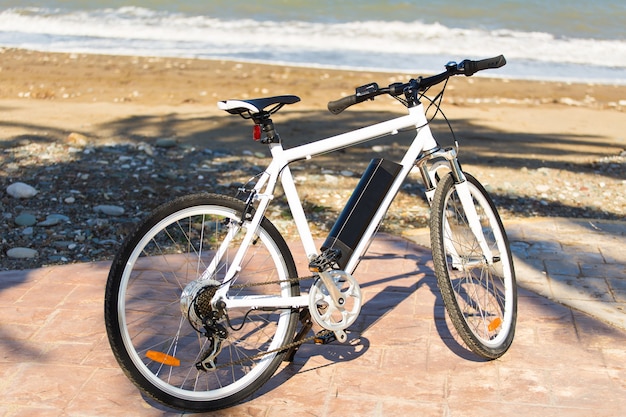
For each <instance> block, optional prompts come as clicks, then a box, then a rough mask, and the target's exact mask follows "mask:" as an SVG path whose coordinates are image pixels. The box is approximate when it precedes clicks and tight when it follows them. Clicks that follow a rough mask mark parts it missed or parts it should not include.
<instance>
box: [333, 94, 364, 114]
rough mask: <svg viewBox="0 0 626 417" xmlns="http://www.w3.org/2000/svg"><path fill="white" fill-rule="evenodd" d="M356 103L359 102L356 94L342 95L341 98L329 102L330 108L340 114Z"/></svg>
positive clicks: (334, 112)
mask: <svg viewBox="0 0 626 417" xmlns="http://www.w3.org/2000/svg"><path fill="white" fill-rule="evenodd" d="M356 103H358V101H357V96H356V95H351V96H347V97H342V98H340V99H339V100H334V101H330V102H328V110H329V111H330V112H331V113H332V114H339V113H341V112H342V111H344V110H345V109H347V108H348V107H350V106H353V105H355V104H356Z"/></svg>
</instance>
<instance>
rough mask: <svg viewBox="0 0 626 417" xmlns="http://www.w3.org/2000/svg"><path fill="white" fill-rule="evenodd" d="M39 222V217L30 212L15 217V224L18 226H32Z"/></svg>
mask: <svg viewBox="0 0 626 417" xmlns="http://www.w3.org/2000/svg"><path fill="white" fill-rule="evenodd" d="M36 223H37V218H36V217H35V216H33V215H32V214H29V213H22V214H20V215H19V216H17V217H16V218H15V224H17V225H18V226H32V225H34V224H36Z"/></svg>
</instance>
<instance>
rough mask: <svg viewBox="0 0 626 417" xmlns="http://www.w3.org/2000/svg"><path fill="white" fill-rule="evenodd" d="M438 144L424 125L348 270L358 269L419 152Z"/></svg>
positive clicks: (352, 258)
mask: <svg viewBox="0 0 626 417" xmlns="http://www.w3.org/2000/svg"><path fill="white" fill-rule="evenodd" d="M420 111H421V110H420ZM436 146H437V143H436V142H435V141H434V139H433V136H432V133H431V131H430V127H429V126H428V125H426V126H423V127H422V128H421V129H419V130H418V132H417V135H416V137H415V139H414V140H413V143H411V146H410V147H409V149H408V150H407V153H406V154H405V155H404V158H403V159H402V162H401V163H400V165H402V168H401V169H400V172H399V173H398V176H397V177H396V179H395V181H394V182H393V184H392V185H391V188H390V189H389V190H388V191H387V194H386V195H385V198H384V199H383V201H382V202H381V203H380V207H378V210H377V211H376V214H375V215H374V218H373V219H372V221H371V223H370V224H369V226H368V227H367V229H366V230H365V233H364V234H363V236H362V237H361V240H360V241H359V243H358V245H357V246H356V248H354V252H353V253H352V256H351V257H350V260H349V261H348V263H347V265H346V272H348V273H350V274H352V273H353V272H354V270H355V269H356V267H357V266H358V264H359V261H360V260H361V256H363V254H365V251H367V248H368V247H369V245H370V242H371V239H372V237H373V236H374V233H376V231H377V230H378V227H379V225H380V223H381V222H382V219H383V217H384V216H385V214H386V213H387V210H388V209H389V206H391V203H392V202H393V199H394V198H395V197H396V194H397V193H398V190H400V187H401V186H402V183H403V182H404V180H405V179H406V177H407V176H408V175H409V173H410V172H411V169H412V168H413V164H414V163H415V161H416V160H417V158H418V156H419V154H420V153H421V152H422V150H423V149H425V148H426V149H431V148H434V147H436Z"/></svg>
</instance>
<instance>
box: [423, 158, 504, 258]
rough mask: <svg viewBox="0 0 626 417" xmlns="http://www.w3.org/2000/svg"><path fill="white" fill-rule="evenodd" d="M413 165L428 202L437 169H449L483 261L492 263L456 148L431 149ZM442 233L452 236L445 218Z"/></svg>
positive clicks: (455, 254) (433, 192)
mask: <svg viewBox="0 0 626 417" xmlns="http://www.w3.org/2000/svg"><path fill="white" fill-rule="evenodd" d="M429 161H434V162H433V163H432V164H428V163H427V162H429ZM415 165H416V166H417V167H418V168H419V170H420V174H421V175H422V180H423V181H424V185H425V187H426V197H427V198H428V203H429V204H430V203H432V199H433V196H434V195H435V190H436V187H437V183H438V182H439V179H440V178H439V179H438V178H437V176H436V173H437V171H438V170H439V169H442V168H444V169H446V170H449V171H450V173H451V174H452V178H453V179H454V188H455V189H456V192H457V194H458V196H459V200H460V201H461V205H462V206H463V211H464V212H465V216H466V218H467V222H468V224H469V227H470V230H471V231H472V234H473V235H474V237H476V241H477V242H478V244H479V246H480V248H481V250H482V252H483V255H484V257H485V259H484V260H485V262H487V264H489V265H491V264H492V263H493V254H492V252H491V249H490V248H489V245H488V244H487V241H486V239H485V235H484V233H483V229H482V226H481V224H480V219H479V217H478V213H477V212H476V206H475V205H474V199H473V197H472V194H471V192H470V189H469V185H468V181H467V179H466V177H465V174H464V173H463V170H462V169H461V164H460V163H459V160H458V158H457V151H456V149H455V148H445V149H441V148H436V149H433V150H432V151H430V152H427V153H424V154H423V155H421V157H420V158H419V159H418V160H417V161H416V162H415ZM429 166H430V169H429ZM439 177H441V176H439ZM444 233H445V234H444V236H452V233H451V230H450V224H449V223H448V221H447V218H446V221H445V223H444ZM445 244H446V249H447V251H448V252H449V253H451V254H452V255H453V256H454V257H458V254H457V252H456V249H454V247H453V246H454V245H452V244H451V243H450V242H448V240H447V239H446V243H445Z"/></svg>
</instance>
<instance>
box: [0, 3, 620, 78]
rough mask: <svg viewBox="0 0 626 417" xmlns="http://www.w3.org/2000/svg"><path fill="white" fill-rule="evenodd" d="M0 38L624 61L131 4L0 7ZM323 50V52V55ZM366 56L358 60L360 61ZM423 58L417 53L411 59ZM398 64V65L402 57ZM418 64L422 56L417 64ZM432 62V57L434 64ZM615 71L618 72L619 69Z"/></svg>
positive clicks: (278, 51) (375, 28) (612, 49)
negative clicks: (92, 7)
mask: <svg viewBox="0 0 626 417" xmlns="http://www.w3.org/2000/svg"><path fill="white" fill-rule="evenodd" d="M0 45H4V46H13V47H28V48H31V49H40V50H41V49H43V50H51V51H52V50H54V51H63V50H65V51H68V52H69V51H82V52H95V53H135V54H138V55H145V54H146V53H148V54H153V55H174V56H200V57H226V58H228V57H231V58H235V59H237V58H243V59H246V58H251V59H258V60H266V61H286V62H298V63H305V64H306V63H310V64H312V65H316V64H321V65H323V64H325V63H326V61H328V60H329V59H332V62H334V64H336V65H338V66H341V65H345V66H354V61H353V60H354V59H355V57H357V58H356V59H357V61H358V62H359V63H360V64H361V66H362V65H363V64H366V66H372V67H386V66H388V64H389V57H390V56H397V59H398V61H402V60H404V61H406V60H407V59H406V57H407V56H411V55H414V56H416V57H443V56H446V57H457V58H459V59H462V58H466V57H467V58H480V57H488V56H494V55H499V54H504V55H505V56H506V57H507V58H508V59H509V61H519V62H528V63H536V64H550V63H554V64H558V65H564V64H566V65H567V64H571V65H581V66H585V67H587V68H589V67H601V68H605V69H608V72H609V74H612V73H613V72H616V71H619V70H623V69H626V42H625V41H622V40H618V39H615V40H598V39H577V38H566V37H557V36H555V35H553V34H550V33H545V32H521V31H514V30H506V29H500V30H483V29H459V28H450V27H446V26H444V25H442V24H439V23H433V24H425V23H423V22H419V21H415V22H400V21H374V20H369V21H355V22H344V23H322V22H304V21H283V22H278V21H257V20H253V19H236V20H226V19H217V18H213V17H210V16H189V15H185V14H182V13H172V12H160V11H154V10H149V9H146V8H141V7H133V6H128V7H122V8H118V9H99V10H90V11H72V12H66V11H64V10H61V9H54V10H53V9H46V8H14V9H8V10H4V11H2V12H0ZM329 57H331V58H329ZM364 61H367V62H364ZM425 61H426V62H428V59H422V60H421V62H422V63H423V62H425ZM405 65H406V64H405ZM421 66H423V64H422V65H421ZM440 66H441V61H439V62H438V63H437V69H438V68H439V67H440ZM622 78H624V76H622Z"/></svg>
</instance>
